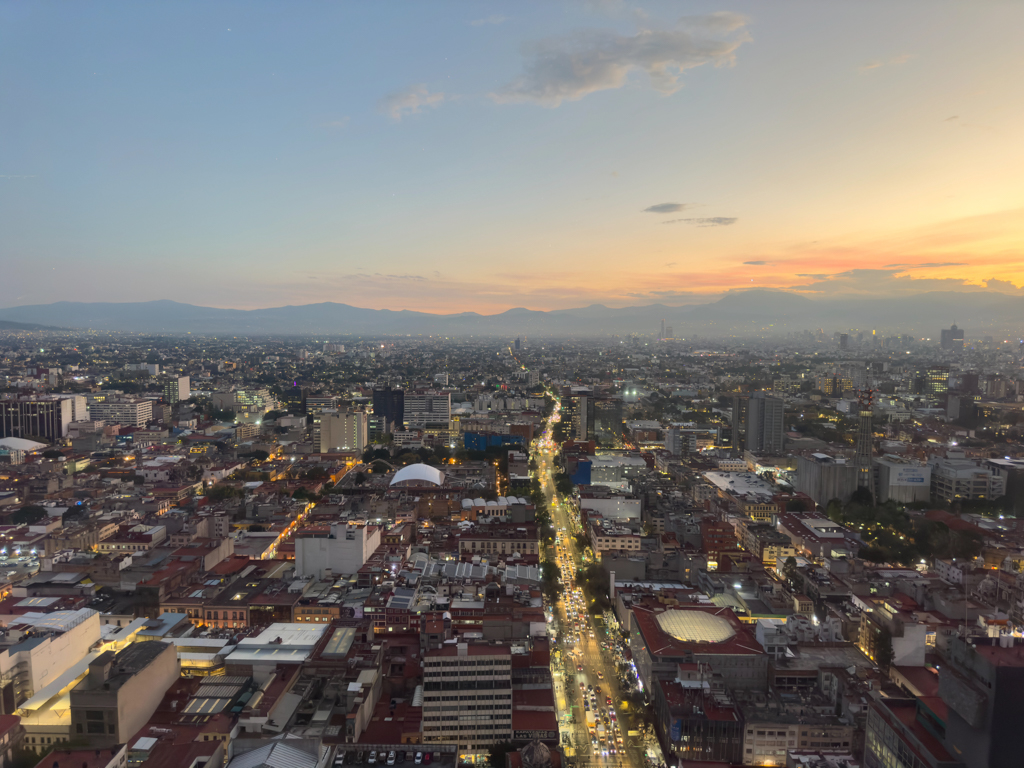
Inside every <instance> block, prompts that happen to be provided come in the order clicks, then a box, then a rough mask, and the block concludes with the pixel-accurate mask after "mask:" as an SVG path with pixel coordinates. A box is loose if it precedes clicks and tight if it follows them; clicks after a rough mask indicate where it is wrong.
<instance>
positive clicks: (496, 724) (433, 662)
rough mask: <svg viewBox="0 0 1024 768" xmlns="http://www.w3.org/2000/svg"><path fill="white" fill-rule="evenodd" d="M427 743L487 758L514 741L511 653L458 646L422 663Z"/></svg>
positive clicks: (438, 650)
mask: <svg viewBox="0 0 1024 768" xmlns="http://www.w3.org/2000/svg"><path fill="white" fill-rule="evenodd" d="M422 729H423V731H422V733H423V737H422V738H423V743H424V744H437V743H442V744H444V743H450V744H457V745H458V746H459V749H460V750H461V751H467V752H474V751H476V752H482V751H486V749H487V748H488V747H489V746H491V745H493V744H499V743H501V742H506V741H511V740H512V652H511V649H510V648H509V647H508V646H507V645H487V644H483V643H479V644H478V643H473V642H468V643H454V644H446V645H444V646H442V647H441V648H436V649H434V650H430V651H427V652H426V654H424V657H423V725H422Z"/></svg>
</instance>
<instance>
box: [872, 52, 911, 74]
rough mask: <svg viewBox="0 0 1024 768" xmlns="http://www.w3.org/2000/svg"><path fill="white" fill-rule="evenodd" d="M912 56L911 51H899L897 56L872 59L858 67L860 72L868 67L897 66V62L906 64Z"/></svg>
mask: <svg viewBox="0 0 1024 768" xmlns="http://www.w3.org/2000/svg"><path fill="white" fill-rule="evenodd" d="M912 58H914V54H912V53H901V54H900V55H899V56H893V57H892V58H891V59H872V60H871V61H867V62H865V63H863V64H861V65H860V67H859V69H860V71H861V72H867V71H868V70H870V69H878V68H880V67H891V66H897V65H899V64H906V63H907V62H908V61H910V60H911V59H912Z"/></svg>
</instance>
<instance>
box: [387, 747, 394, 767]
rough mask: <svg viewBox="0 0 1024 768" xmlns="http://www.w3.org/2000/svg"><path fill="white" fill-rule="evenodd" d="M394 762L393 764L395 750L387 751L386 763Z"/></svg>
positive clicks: (391, 763)
mask: <svg viewBox="0 0 1024 768" xmlns="http://www.w3.org/2000/svg"><path fill="white" fill-rule="evenodd" d="M394 764H395V752H394V750H392V751H391V752H388V765H394Z"/></svg>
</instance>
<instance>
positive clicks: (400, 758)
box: [396, 749, 405, 763]
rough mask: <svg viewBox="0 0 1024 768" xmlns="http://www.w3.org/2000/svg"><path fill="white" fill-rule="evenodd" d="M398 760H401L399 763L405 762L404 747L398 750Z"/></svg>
mask: <svg viewBox="0 0 1024 768" xmlns="http://www.w3.org/2000/svg"><path fill="white" fill-rule="evenodd" d="M396 761H397V762H399V763H404V762H405V750H404V749H400V750H398V757H397V758H396Z"/></svg>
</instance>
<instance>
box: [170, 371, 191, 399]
mask: <svg viewBox="0 0 1024 768" xmlns="http://www.w3.org/2000/svg"><path fill="white" fill-rule="evenodd" d="M191 386H192V385H191V380H190V379H189V377H188V376H176V377H174V378H172V379H170V380H169V381H166V382H164V402H165V403H167V404H169V405H174V403H180V402H184V401H185V400H188V399H189V398H190V397H191V396H192V393H191V391H190V390H191Z"/></svg>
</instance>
